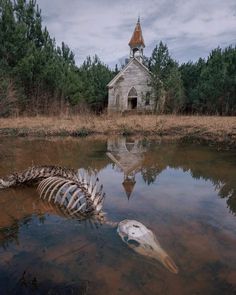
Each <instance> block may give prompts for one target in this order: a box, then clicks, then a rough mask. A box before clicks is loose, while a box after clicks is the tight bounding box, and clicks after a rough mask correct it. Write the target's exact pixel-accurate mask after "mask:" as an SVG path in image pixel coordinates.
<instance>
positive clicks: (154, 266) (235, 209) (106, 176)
mask: <svg viewBox="0 0 236 295" xmlns="http://www.w3.org/2000/svg"><path fill="white" fill-rule="evenodd" d="M31 165H58V166H63V167H64V166H65V167H72V168H82V169H84V170H86V171H87V172H88V173H90V174H93V175H96V176H98V177H99V180H100V182H101V183H102V184H103V186H104V191H105V192H106V199H105V202H104V212H105V213H106V218H107V219H108V220H111V221H117V222H120V221H122V220H124V219H135V220H137V221H139V222H142V223H143V224H144V225H145V226H146V227H147V228H149V229H151V230H152V231H153V233H154V234H155V235H156V237H157V239H158V241H159V242H160V244H161V246H162V248H163V249H164V250H165V251H166V252H167V253H168V254H169V256H170V257H171V258H172V259H173V261H174V262H175V264H176V265H177V266H178V269H179V272H178V274H173V273H171V272H170V271H169V270H168V269H166V268H165V267H164V266H163V265H162V264H161V263H159V262H158V261H153V260H151V259H148V258H145V257H144V256H141V255H139V254H137V253H136V252H134V251H133V250H132V249H131V248H129V247H128V246H127V245H126V244H125V243H124V242H123V241H122V240H121V239H120V237H119V235H118V234H117V231H116V229H115V228H114V227H111V226H109V225H107V224H104V225H100V226H98V225H96V224H93V223H92V222H89V221H78V220H76V219H71V218H68V217H66V216H63V214H59V213H58V212H57V211H56V210H54V208H53V207H52V206H50V204H48V203H45V202H43V201H42V200H40V199H39V197H38V194H37V192H36V189H35V187H26V186H24V187H17V188H11V189H7V190H0V210H1V213H0V294H112V295H113V294H129V295H131V294H135V295H136V294H175V295H176V294H181V295H183V294H208V295H210V294H220V295H222V294H227V295H228V294H236V252H235V249H236V153H235V151H219V150H216V149H215V148H214V147H208V146H201V145H194V144H180V143H162V142H160V141H157V140H156V141H154V140H150V141H149V140H145V139H143V140H140V139H137V138H116V137H114V138H109V139H108V140H103V139H99V138H98V139H96V138H85V139H76V138H59V139H58V138H54V139H53V138H52V139H29V138H18V139H15V138H1V139H0V177H3V176H5V175H7V174H9V173H12V171H19V170H23V169H25V168H27V167H29V166H31Z"/></svg>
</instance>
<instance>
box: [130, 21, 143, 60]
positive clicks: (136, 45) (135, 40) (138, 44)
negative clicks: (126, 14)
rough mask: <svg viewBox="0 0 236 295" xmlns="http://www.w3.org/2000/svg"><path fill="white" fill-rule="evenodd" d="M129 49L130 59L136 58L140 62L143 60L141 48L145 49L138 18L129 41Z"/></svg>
mask: <svg viewBox="0 0 236 295" xmlns="http://www.w3.org/2000/svg"><path fill="white" fill-rule="evenodd" d="M129 47H130V57H131V58H134V57H135V58H137V59H138V60H139V61H141V62H142V59H143V48H144V47H145V44H144V39H143V34H142V29H141V24H140V17H138V21H137V24H136V26H135V29H134V32H133V35H132V37H131V39H130V41H129Z"/></svg>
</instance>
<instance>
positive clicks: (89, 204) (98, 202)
mask: <svg viewBox="0 0 236 295" xmlns="http://www.w3.org/2000/svg"><path fill="white" fill-rule="evenodd" d="M87 178H88V177H86V174H85V173H83V176H82V174H81V173H80V171H79V170H74V169H69V168H62V167H57V166H33V167H30V168H28V169H26V170H24V171H22V172H18V173H13V174H10V175H9V176H8V177H6V178H2V179H1V178H0V189H3V188H9V187H12V186H17V185H21V184H32V183H35V182H36V183H37V182H39V181H40V183H39V186H38V191H39V193H40V196H41V197H42V198H43V199H46V200H48V201H49V202H52V203H54V204H56V205H57V206H60V208H61V209H62V210H63V211H64V212H65V213H66V214H69V215H70V216H75V215H77V214H80V215H83V216H84V217H85V216H91V215H96V214H99V212H100V211H101V210H102V204H103V200H104V197H105V194H104V193H103V192H102V190H103V187H102V185H101V186H100V188H99V189H98V179H96V180H95V181H92V178H90V180H87Z"/></svg>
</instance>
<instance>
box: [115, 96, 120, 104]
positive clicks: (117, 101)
mask: <svg viewBox="0 0 236 295" xmlns="http://www.w3.org/2000/svg"><path fill="white" fill-rule="evenodd" d="M115 104H116V106H117V107H118V106H119V104H120V95H119V94H117V95H116V101H115Z"/></svg>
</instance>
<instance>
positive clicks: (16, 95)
mask: <svg viewBox="0 0 236 295" xmlns="http://www.w3.org/2000/svg"><path fill="white" fill-rule="evenodd" d="M0 41H1V42H0V117H9V116H20V115H29V116H34V115H42V114H43V115H56V114H60V113H63V112H65V110H67V109H69V110H70V111H71V112H72V113H73V112H74V113H75V112H83V111H84V110H89V111H92V112H95V113H97V114H98V113H102V112H105V111H106V106H107V99H108V93H107V87H106V85H107V84H108V82H109V81H110V80H111V79H112V78H113V77H114V76H115V75H116V74H117V72H118V70H119V69H118V67H117V66H116V67H115V69H111V68H109V67H108V66H107V65H106V64H104V63H103V62H102V61H101V60H100V59H99V57H98V56H97V55H95V56H94V57H90V56H88V57H87V58H86V60H85V61H84V62H83V64H82V65H80V66H77V65H76V64H75V58H74V54H73V52H72V51H71V49H70V48H69V47H68V46H67V45H66V44H65V43H62V44H61V45H60V46H58V45H57V43H56V40H55V39H54V38H52V37H51V36H50V34H49V32H48V30H47V28H46V27H44V26H43V24H42V14H41V10H40V8H39V7H38V5H37V3H36V1H35V0H30V1H27V0H15V1H12V0H0ZM145 64H146V66H147V67H148V68H149V70H150V71H151V72H152V79H151V85H152V87H153V91H154V95H153V97H155V101H154V103H155V112H156V113H162V114H172V113H174V114H207V115H236V47H235V45H234V46H233V45H232V46H229V47H227V48H224V49H221V48H219V47H218V48H216V49H213V50H212V51H211V52H210V53H209V56H208V57H207V58H206V59H203V58H200V59H199V60H198V61H196V62H191V61H190V62H187V63H183V64H179V63H178V62H177V61H175V60H174V59H173V58H172V57H171V55H170V53H169V50H168V47H167V45H166V44H164V43H163V42H162V41H161V42H159V43H158V44H157V45H156V47H155V48H154V50H153V52H152V54H151V57H150V58H145ZM160 101H162V103H161V104H160ZM160 105H161V107H160Z"/></svg>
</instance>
